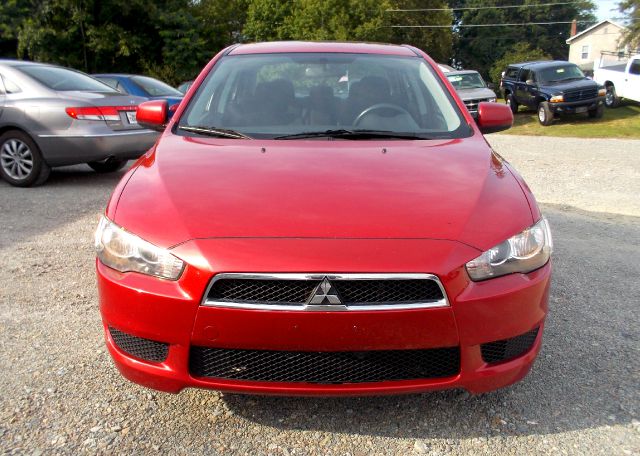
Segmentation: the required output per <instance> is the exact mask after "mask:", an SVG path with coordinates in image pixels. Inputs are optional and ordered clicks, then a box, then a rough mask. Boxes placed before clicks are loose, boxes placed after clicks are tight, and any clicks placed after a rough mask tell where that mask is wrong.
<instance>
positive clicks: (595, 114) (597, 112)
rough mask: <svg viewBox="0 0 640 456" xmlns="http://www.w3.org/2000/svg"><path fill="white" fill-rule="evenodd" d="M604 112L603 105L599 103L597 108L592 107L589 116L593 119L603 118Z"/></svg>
mask: <svg viewBox="0 0 640 456" xmlns="http://www.w3.org/2000/svg"><path fill="white" fill-rule="evenodd" d="M603 114H604V106H603V105H598V107H597V108H596V109H592V110H591V111H589V117H591V118H592V119H601V118H602V115H603Z"/></svg>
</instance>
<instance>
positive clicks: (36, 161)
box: [0, 130, 51, 187]
mask: <svg viewBox="0 0 640 456" xmlns="http://www.w3.org/2000/svg"><path fill="white" fill-rule="evenodd" d="M50 172H51V167H50V166H49V165H48V164H47V162H45V161H44V158H42V153H41V152H40V149H39V148H38V145H37V144H36V143H35V142H34V141H33V139H31V138H30V137H29V135H27V134H26V133H24V132H22V131H19V130H10V131H7V132H6V133H4V134H3V135H2V136H0V175H2V177H3V179H4V180H6V181H7V182H9V183H10V184H11V185H13V186H15V187H34V186H36V185H40V184H42V183H43V182H44V181H46V180H47V178H48V177H49V173H50Z"/></svg>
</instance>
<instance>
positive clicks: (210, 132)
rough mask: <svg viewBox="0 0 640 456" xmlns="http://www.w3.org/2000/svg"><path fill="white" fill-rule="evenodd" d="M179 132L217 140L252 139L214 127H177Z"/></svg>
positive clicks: (236, 132) (232, 131)
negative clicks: (213, 137) (217, 138)
mask: <svg viewBox="0 0 640 456" xmlns="http://www.w3.org/2000/svg"><path fill="white" fill-rule="evenodd" d="M178 129H179V130H184V131H188V132H191V133H197V134H199V135H204V136H216V137H219V138H234V139H253V138H252V137H251V136H247V135H245V134H244V133H240V132H239V131H235V130H229V129H227V128H214V127H211V128H210V127H195V126H189V125H180V126H178Z"/></svg>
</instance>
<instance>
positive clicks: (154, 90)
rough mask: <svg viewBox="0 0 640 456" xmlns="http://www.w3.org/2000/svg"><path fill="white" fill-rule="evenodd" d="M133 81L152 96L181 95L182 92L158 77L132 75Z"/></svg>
mask: <svg viewBox="0 0 640 456" xmlns="http://www.w3.org/2000/svg"><path fill="white" fill-rule="evenodd" d="M131 81H133V83H134V84H136V85H137V86H138V87H140V88H141V89H142V90H144V91H145V92H146V93H147V94H148V96H150V97H181V96H182V93H181V92H179V91H178V90H176V89H174V88H173V87H171V86H170V85H169V84H165V83H164V82H162V81H158V80H157V79H153V78H149V77H147V76H132V77H131Z"/></svg>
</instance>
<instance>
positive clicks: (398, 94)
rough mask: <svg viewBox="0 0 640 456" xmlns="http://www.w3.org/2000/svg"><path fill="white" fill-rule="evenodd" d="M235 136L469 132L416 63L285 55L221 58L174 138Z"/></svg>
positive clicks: (442, 134) (336, 55) (424, 135)
mask: <svg viewBox="0 0 640 456" xmlns="http://www.w3.org/2000/svg"><path fill="white" fill-rule="evenodd" d="M193 127H197V128H216V129H226V130H233V131H234V132H236V133H240V134H242V135H246V136H250V137H252V138H277V137H280V136H287V135H296V134H302V133H307V132H325V131H327V130H334V131H335V130H340V131H344V130H349V131H352V130H370V131H385V132H395V133H406V134H408V135H413V136H415V137H419V138H457V137H463V136H468V135H470V134H471V130H470V128H469V126H468V125H467V124H465V123H464V121H463V117H462V116H461V114H460V112H459V110H458V109H457V107H455V105H454V103H453V102H452V100H451V98H450V96H449V95H448V93H447V92H446V91H445V89H444V87H443V85H442V83H441V81H440V80H439V79H438V78H437V76H436V75H435V73H434V72H433V71H432V69H431V68H430V66H429V65H428V64H427V63H426V62H425V61H424V60H423V59H422V58H418V57H398V56H386V55H375V54H344V53H291V54H284V53H280V54H252V55H239V56H226V57H223V58H222V59H221V60H220V61H219V62H218V63H217V64H216V65H215V67H214V69H213V70H212V71H211V73H209V75H208V76H207V78H206V79H205V81H204V82H203V84H202V85H201V86H200V87H199V88H198V91H197V92H196V95H195V96H194V97H193V99H192V100H191V102H190V103H189V106H188V107H187V109H186V111H185V113H184V115H183V116H182V117H181V119H180V121H179V123H178V128H177V130H176V132H180V133H181V134H188V133H185V129H187V130H188V129H190V128H191V129H192V131H193Z"/></svg>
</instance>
